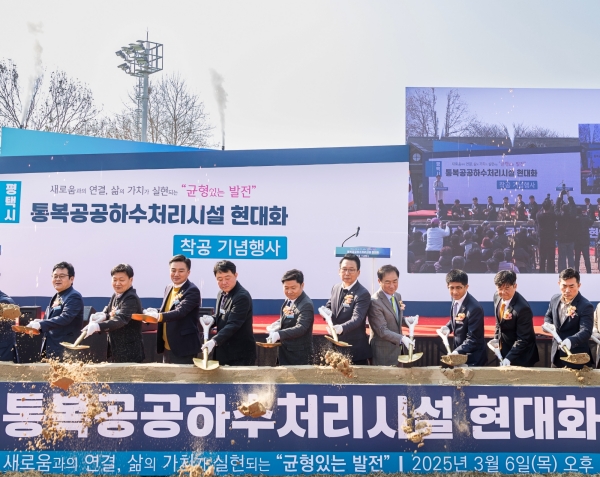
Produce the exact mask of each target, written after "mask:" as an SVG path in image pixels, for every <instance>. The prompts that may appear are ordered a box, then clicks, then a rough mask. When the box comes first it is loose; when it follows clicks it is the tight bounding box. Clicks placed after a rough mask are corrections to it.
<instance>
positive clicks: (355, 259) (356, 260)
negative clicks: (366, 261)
mask: <svg viewBox="0 0 600 477" xmlns="http://www.w3.org/2000/svg"><path fill="white" fill-rule="evenodd" d="M344 260H350V261H352V262H354V263H356V269H357V270H360V258H358V256H357V255H354V254H353V253H347V254H346V255H344V256H343V257H342V259H341V260H340V267H341V266H342V262H343V261H344Z"/></svg>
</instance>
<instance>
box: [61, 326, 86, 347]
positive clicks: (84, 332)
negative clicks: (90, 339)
mask: <svg viewBox="0 0 600 477" xmlns="http://www.w3.org/2000/svg"><path fill="white" fill-rule="evenodd" d="M86 334H87V329H84V330H83V332H82V333H81V334H80V335H79V338H77V341H75V343H73V344H71V343H67V342H66V341H63V342H62V343H61V345H62V346H64V347H65V348H67V349H72V350H80V349H88V348H89V346H87V345H82V344H79V343H81V342H82V341H83V338H85V335H86Z"/></svg>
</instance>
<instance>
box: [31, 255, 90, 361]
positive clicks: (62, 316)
mask: <svg viewBox="0 0 600 477" xmlns="http://www.w3.org/2000/svg"><path fill="white" fill-rule="evenodd" d="M74 280H75V268H74V267H73V265H71V264H70V263H67V262H60V263H57V264H56V265H54V268H53V269H52V286H53V287H54V289H55V290H56V294H55V295H54V296H53V297H52V299H51V300H50V305H49V306H48V308H46V314H45V315H44V319H43V320H40V321H31V322H30V323H29V324H28V325H27V326H28V327H29V328H34V329H37V330H40V331H41V332H42V333H43V340H42V356H44V355H45V356H46V357H47V358H54V359H59V360H63V359H66V358H69V357H73V356H74V355H75V354H74V353H73V352H70V351H68V350H67V349H66V348H65V347H64V346H62V345H61V344H60V343H61V342H63V341H65V342H67V343H73V342H74V341H75V340H76V339H77V337H78V336H79V335H80V334H81V327H82V326H83V298H82V297H81V294H80V293H79V292H78V291H76V290H75V289H74V288H73V281H74Z"/></svg>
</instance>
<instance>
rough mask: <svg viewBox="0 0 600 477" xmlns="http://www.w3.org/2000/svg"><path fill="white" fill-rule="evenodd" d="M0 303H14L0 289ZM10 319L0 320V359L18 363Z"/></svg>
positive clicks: (15, 341)
mask: <svg viewBox="0 0 600 477" xmlns="http://www.w3.org/2000/svg"><path fill="white" fill-rule="evenodd" d="M0 303H3V304H5V305H16V303H15V302H14V300H13V299H12V298H11V297H9V296H8V295H7V294H6V293H3V292H2V291H1V290H0ZM14 324H15V322H14V321H12V320H0V361H13V362H14V363H18V362H19V360H18V353H17V340H16V336H15V332H14V331H13V330H12V325H14Z"/></svg>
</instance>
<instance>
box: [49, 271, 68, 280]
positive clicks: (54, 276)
mask: <svg viewBox="0 0 600 477" xmlns="http://www.w3.org/2000/svg"><path fill="white" fill-rule="evenodd" d="M68 276H69V275H67V274H64V273H63V274H61V275H52V278H53V279H54V280H56V279H59V280H64V279H65V278H67V277H68Z"/></svg>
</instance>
